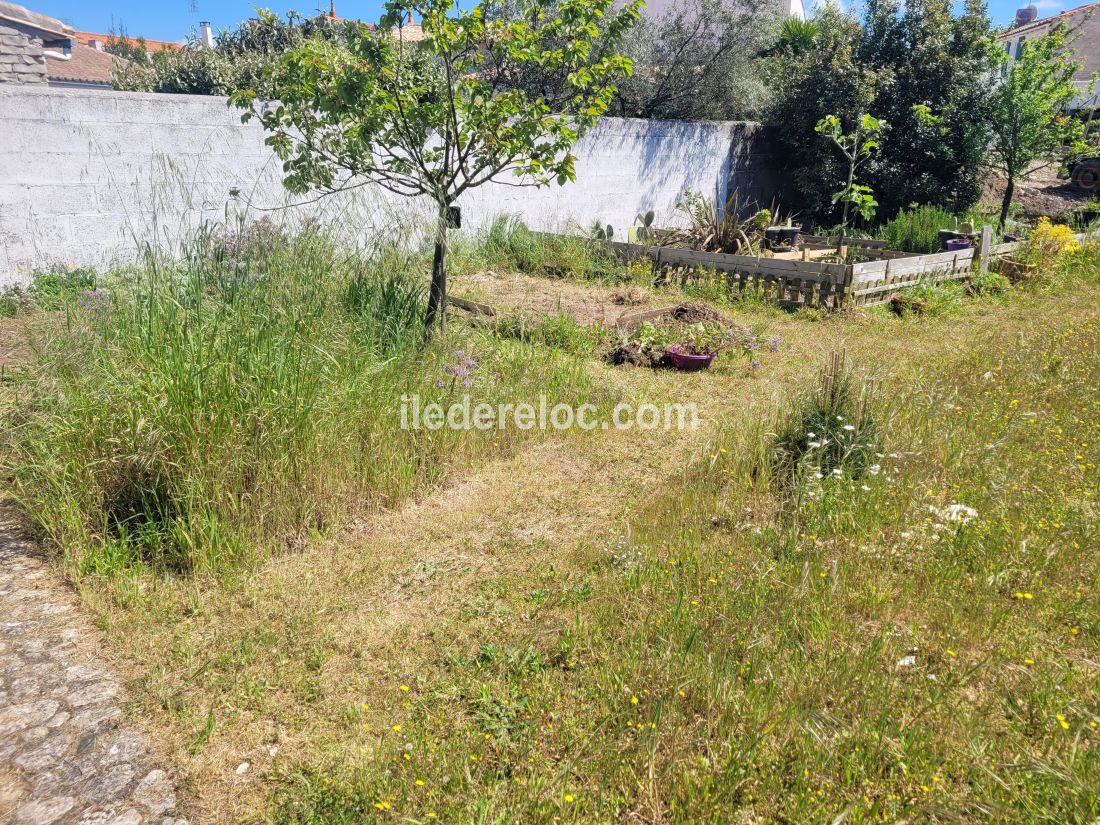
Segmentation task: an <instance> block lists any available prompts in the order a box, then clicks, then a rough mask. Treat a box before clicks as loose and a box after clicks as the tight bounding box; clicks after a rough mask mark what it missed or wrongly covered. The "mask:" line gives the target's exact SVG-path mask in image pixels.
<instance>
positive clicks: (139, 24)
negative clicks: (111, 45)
mask: <svg viewBox="0 0 1100 825" xmlns="http://www.w3.org/2000/svg"><path fill="white" fill-rule="evenodd" d="M15 2H20V4H21V5H25V6H26V7H27V8H29V9H30V10H31V11H36V12H40V13H41V14H46V15H49V16H50V17H56V18H58V19H59V20H62V21H64V22H65V23H68V24H69V25H71V26H74V27H75V28H77V29H80V30H81V31H94V32H107V31H109V30H110V29H111V27H112V24H113V25H114V26H115V28H117V27H118V26H119V25H120V24H121V25H123V26H125V27H126V29H127V31H128V32H129V33H130V34H131V35H134V36H136V35H144V36H146V37H150V38H153V39H156V40H182V39H184V38H185V37H186V36H187V33H188V32H189V31H190V30H192V29H193V28H196V27H197V26H198V24H199V21H200V20H209V21H211V22H212V23H213V24H214V28H215V29H219V28H227V27H229V26H232V25H234V24H236V23H238V22H239V21H241V20H243V19H244V18H246V17H249V16H251V15H252V13H253V9H254V8H255V7H256V6H257V5H262V6H263V7H265V8H270V9H271V10H272V11H276V12H279V13H283V12H286V11H287V10H289V9H295V10H297V11H299V12H301V13H303V14H306V13H311V12H314V11H316V9H317V7H318V4H322V5H323V8H324V9H325V10H327V9H328V0H301V1H300V2H284V0H273V1H272V2H261V3H256V2H254V1H253V2H250V1H249V0H153V2H149V0H32V2H26V0H15ZM1034 2H1035V4H1036V5H1037V6H1038V7H1039V14H1040V16H1042V17H1046V16H1048V15H1050V14H1055V13H1057V12H1059V11H1062V10H1063V9H1065V8H1073V7H1074V6H1077V5H1083V4H1084V3H1085V2H1086V0H1069V2H1065V3H1063V2H1061V0H1034ZM1024 4H1025V2H1021V0H990V3H989V8H990V12H991V14H992V16H993V21H994V22H995V23H997V24H1005V23H1008V22H1009V21H1010V20H1011V19H1012V16H1013V14H1015V11H1016V9H1017V8H1018V7H1019V6H1021V5H1024ZM807 5H809V4H807ZM381 8H382V0H336V12H337V14H339V15H340V16H341V17H351V18H358V19H361V20H368V21H374V20H377V19H378V17H379V14H380V10H381Z"/></svg>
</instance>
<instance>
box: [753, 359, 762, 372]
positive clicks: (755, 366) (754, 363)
mask: <svg viewBox="0 0 1100 825" xmlns="http://www.w3.org/2000/svg"><path fill="white" fill-rule="evenodd" d="M752 368H753V369H754V370H758V369H760V361H759V360H757V361H753V362H752Z"/></svg>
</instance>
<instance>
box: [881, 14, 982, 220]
mask: <svg viewBox="0 0 1100 825" xmlns="http://www.w3.org/2000/svg"><path fill="white" fill-rule="evenodd" d="M952 7H953V4H952V3H951V2H950V0H905V2H904V4H901V5H899V3H898V1H897V0H868V3H867V7H866V9H867V10H866V13H865V17H864V31H863V38H862V43H861V46H860V60H861V61H863V62H864V63H865V64H866V65H868V66H871V67H873V69H874V70H875V72H876V73H877V74H878V76H879V78H880V83H879V86H878V88H877V90H876V94H875V101H874V105H873V106H872V107H871V108H870V111H873V112H874V113H875V114H876V115H877V116H879V117H881V118H883V119H884V120H886V121H887V122H889V123H890V128H891V133H892V134H893V135H895V136H896V139H892V140H888V141H886V142H885V143H884V144H883V146H882V149H881V151H880V152H879V153H878V156H877V157H876V159H875V160H874V161H873V162H872V163H871V164H870V165H869V166H868V169H867V172H866V176H867V179H868V181H869V182H870V183H871V185H872V186H873V187H874V189H875V192H876V193H877V195H878V198H879V200H880V201H882V209H883V210H884V211H885V212H886V214H887V215H891V216H892V215H895V214H897V213H898V212H899V211H900V210H902V209H903V208H905V207H906V206H907V205H908V204H910V203H914V202H915V203H925V204H934V205H937V206H941V207H944V208H946V209H948V210H950V211H952V212H960V211H963V210H965V209H966V208H968V207H969V206H971V205H972V204H973V203H974V202H976V201H977V200H978V198H979V197H980V195H981V191H982V184H983V181H984V175H983V164H982V160H983V156H984V153H985V148H986V142H987V134H988V133H987V131H986V129H985V125H984V124H985V122H986V120H987V119H988V108H989V82H990V81H989V79H990V77H991V76H992V75H993V72H994V70H995V65H994V64H993V63H992V62H991V60H990V53H989V42H990V39H991V35H992V28H991V25H990V22H989V17H988V15H987V14H986V10H985V6H984V4H983V3H982V2H981V0H968V2H967V3H966V4H965V5H964V7H963V13H962V14H960V15H955V14H953V13H952Z"/></svg>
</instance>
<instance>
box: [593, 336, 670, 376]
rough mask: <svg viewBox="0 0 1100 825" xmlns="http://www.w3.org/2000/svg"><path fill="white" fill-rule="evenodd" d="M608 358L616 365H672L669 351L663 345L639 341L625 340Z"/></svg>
mask: <svg viewBox="0 0 1100 825" xmlns="http://www.w3.org/2000/svg"><path fill="white" fill-rule="evenodd" d="M607 360H608V361H610V362H611V363H612V364H614V365H615V366H616V367H649V368H650V369H664V368H666V367H671V366H672V359H671V358H669V357H668V352H667V351H665V350H664V349H663V348H661V347H650V346H647V345H645V344H641V343H639V342H637V341H624V342H623V343H621V344H619V345H618V346H617V347H615V349H613V350H611V352H610V354H609V355H608V357H607Z"/></svg>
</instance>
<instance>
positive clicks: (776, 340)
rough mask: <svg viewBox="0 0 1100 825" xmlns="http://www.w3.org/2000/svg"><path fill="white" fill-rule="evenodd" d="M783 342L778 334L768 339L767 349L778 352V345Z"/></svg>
mask: <svg viewBox="0 0 1100 825" xmlns="http://www.w3.org/2000/svg"><path fill="white" fill-rule="evenodd" d="M782 343H783V339H782V338H780V337H779V336H778V335H776V336H775V337H773V338H772V339H771V340H770V341H768V349H769V350H771V351H772V352H779V345H780V344H782Z"/></svg>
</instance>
